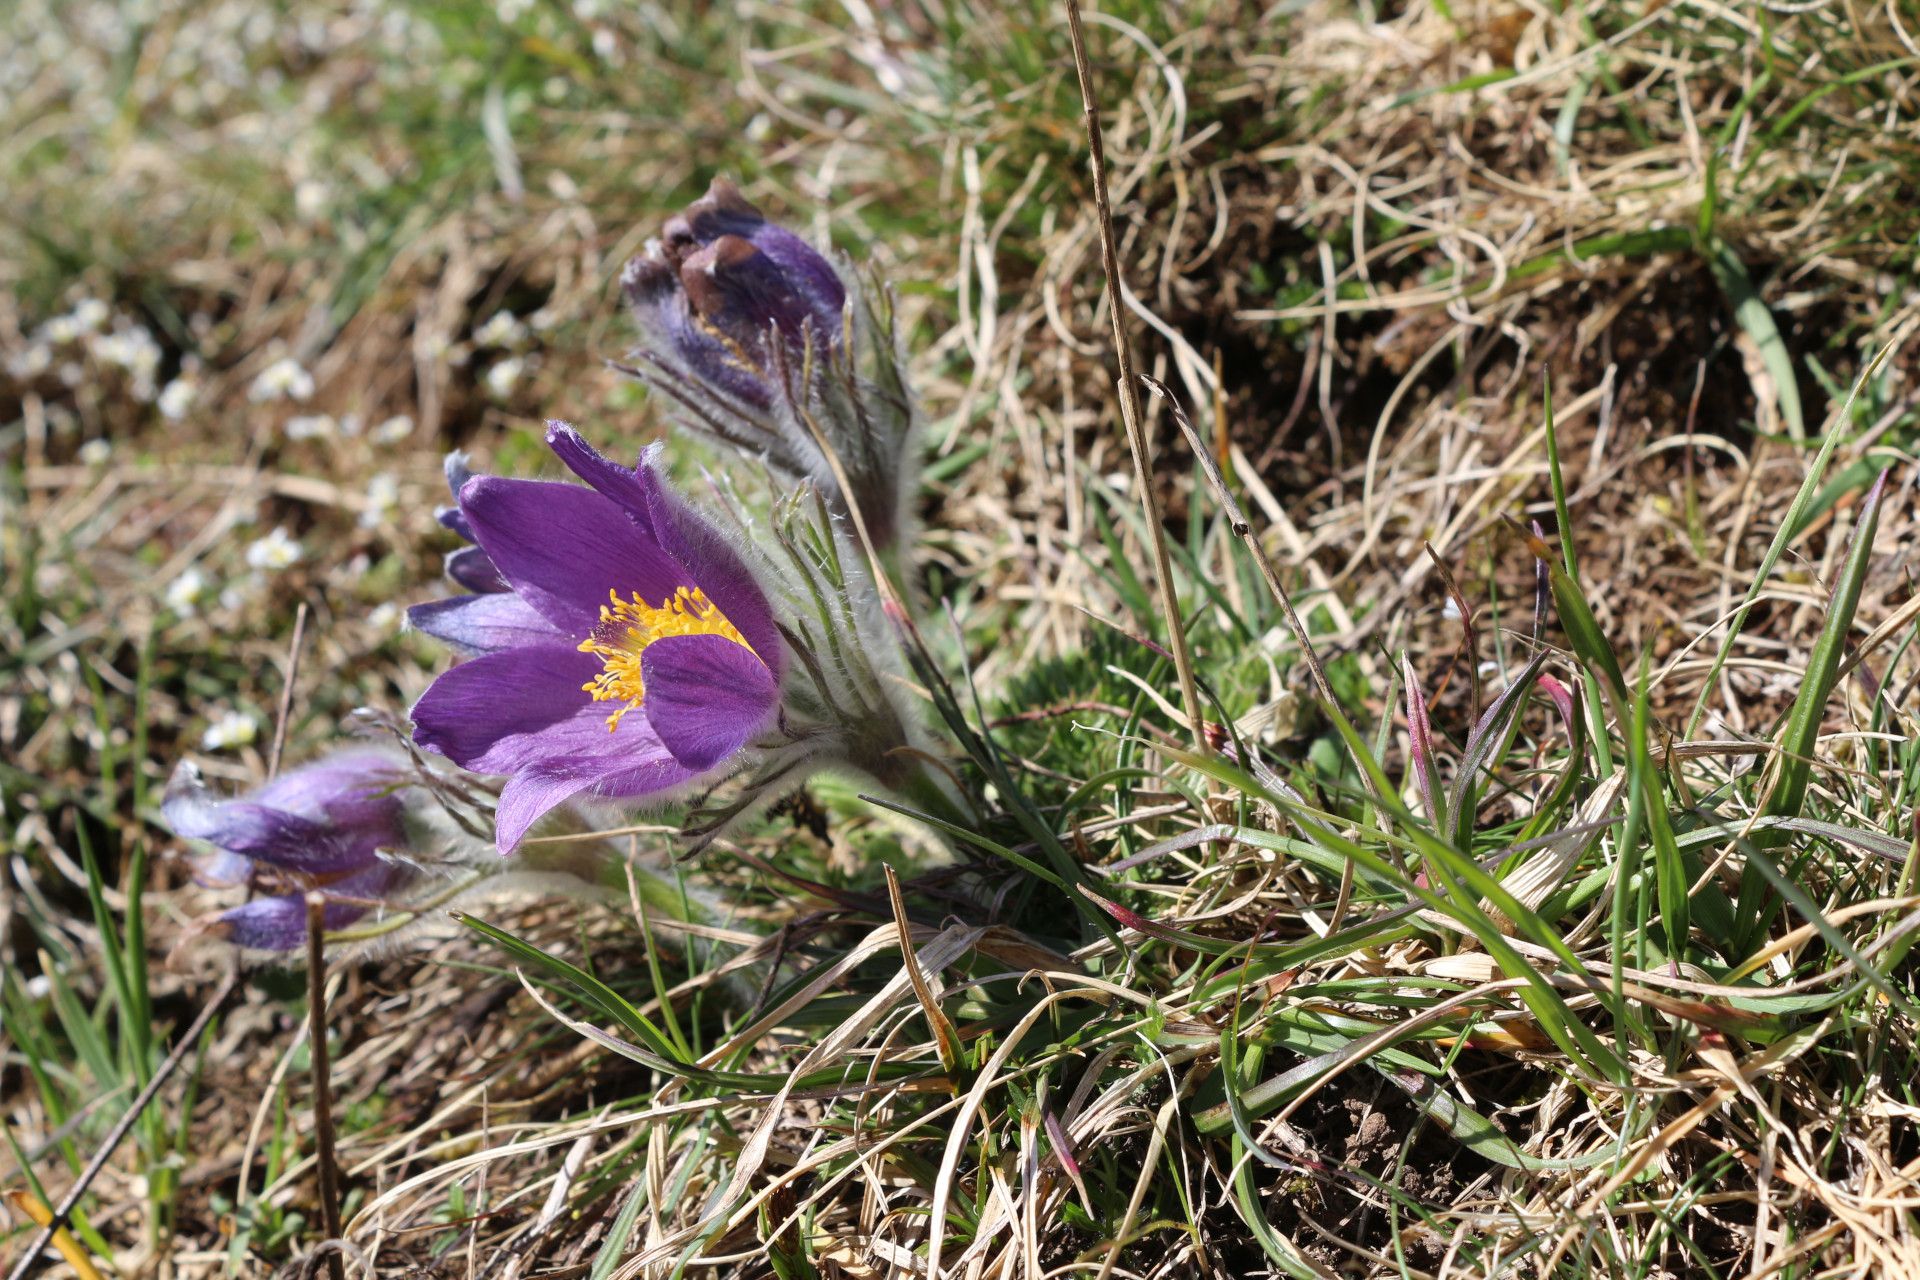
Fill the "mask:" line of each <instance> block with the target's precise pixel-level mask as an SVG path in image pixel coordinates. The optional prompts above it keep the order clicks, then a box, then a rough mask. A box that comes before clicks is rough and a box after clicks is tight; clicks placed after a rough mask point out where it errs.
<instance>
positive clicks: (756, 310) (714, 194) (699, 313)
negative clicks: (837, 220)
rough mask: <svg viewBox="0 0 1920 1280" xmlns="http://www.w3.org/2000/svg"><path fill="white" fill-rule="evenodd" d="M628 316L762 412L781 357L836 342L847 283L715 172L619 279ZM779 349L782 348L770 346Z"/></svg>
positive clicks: (698, 372) (699, 371)
mask: <svg viewBox="0 0 1920 1280" xmlns="http://www.w3.org/2000/svg"><path fill="white" fill-rule="evenodd" d="M621 285H622V287H623V288H625V290H626V293H627V298H628V300H629V301H630V302H631V303H632V304H633V308H634V315H635V318H636V319H638V320H639V321H640V324H641V327H642V329H643V330H645V331H647V332H648V333H649V334H650V335H651V336H653V337H655V338H656V339H662V340H664V341H665V343H666V344H667V345H668V346H669V347H670V349H671V350H672V351H673V352H674V354H676V355H677V356H679V358H680V359H681V360H682V361H683V362H684V363H685V364H686V365H687V367H688V368H689V369H691V370H692V371H693V372H694V373H695V374H696V375H698V376H699V377H700V378H701V379H702V380H704V381H706V382H708V383H709V384H711V385H713V386H715V387H718V388H721V389H723V390H725V391H726V392H727V393H728V394H730V395H733V396H736V397H738V398H739V399H741V400H743V401H745V402H747V403H748V404H751V405H754V406H756V407H758V408H761V409H765V408H767V407H769V406H770V405H771V404H772V403H773V400H774V396H775V392H776V388H777V386H778V384H779V382H780V372H779V365H780V363H781V362H782V361H783V360H787V359H796V360H797V359H798V358H801V357H803V356H804V355H805V352H806V348H807V345H808V343H809V341H811V342H812V343H813V344H814V345H816V346H817V347H818V348H820V349H821V351H822V353H823V354H824V352H825V350H826V349H828V348H831V347H833V346H835V345H837V344H838V343H839V342H840V341H841V336H842V329H843V326H844V319H843V316H844V313H845V309H846V305H847V289H846V286H845V285H844V284H842V283H841V282H840V277H839V275H838V274H837V273H835V271H834V269H833V267H832V265H831V264H829V263H828V262H827V260H826V259H825V258H823V257H821V256H820V254H819V253H818V252H817V251H815V249H814V248H813V246H812V245H810V244H808V243H807V242H806V241H805V240H802V239H801V238H800V237H799V236H796V235H794V234H793V233H792V232H791V231H788V230H787V229H785V228H784V227H779V226H775V225H774V224H773V223H771V222H768V221H767V220H766V219H765V218H764V217H762V216H761V214H760V211H759V210H758V209H756V208H754V207H753V206H752V205H751V204H748V203H747V201H746V199H745V198H744V197H743V196H742V195H741V194H740V189H739V188H738V187H736V186H734V185H733V184H732V183H731V182H728V181H727V180H726V179H725V178H716V179H714V181H713V184H712V185H711V186H710V187H709V188H708V189H707V194H706V195H705V196H703V197H701V198H700V199H698V200H696V201H694V202H693V203H692V204H690V205H688V206H687V207H686V210H685V211H684V212H683V213H681V214H680V215H679V216H678V217H675V218H672V219H670V220H669V221H668V222H667V225H666V226H665V227H664V228H662V230H661V234H660V238H659V239H658V240H657V241H654V242H653V243H651V244H649V245H648V246H647V251H646V252H645V253H643V254H641V255H640V256H639V257H637V258H635V259H633V261H631V262H629V263H628V264H627V269H626V272H625V273H624V274H623V275H622V277H621ZM777 348H779V349H777Z"/></svg>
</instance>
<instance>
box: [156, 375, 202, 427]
mask: <svg viewBox="0 0 1920 1280" xmlns="http://www.w3.org/2000/svg"><path fill="white" fill-rule="evenodd" d="M199 398H200V387H199V384H198V383H196V382H194V380H193V379H192V378H175V379H174V380H173V381H172V382H169V383H168V384H167V385H166V386H165V387H164V388H163V389H162V390H161V392H160V416H161V417H163V418H165V419H166V420H167V421H168V422H178V421H180V419H182V418H184V417H186V416H187V414H188V413H190V412H192V410H193V402H194V401H195V400H198V399H199Z"/></svg>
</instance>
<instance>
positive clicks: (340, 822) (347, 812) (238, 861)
mask: <svg viewBox="0 0 1920 1280" xmlns="http://www.w3.org/2000/svg"><path fill="white" fill-rule="evenodd" d="M408 782H409V774H408V772H407V769H406V767H405V765H404V764H403V763H402V762H401V761H400V760H398V759H397V758H396V757H394V756H393V755H391V754H389V753H387V752H384V751H380V750H376V749H371V748H358V749H352V750H347V751H341V752H338V753H336V754H334V755H330V756H326V757H323V758H322V759H319V760H316V761H315V762H313V763H312V764H309V765H304V766H302V767H300V768H298V769H293V770H289V771H288V772H286V773H283V774H281V775H280V776H279V777H277V778H275V779H274V780H273V781H271V782H268V783H266V784H264V785H262V786H260V787H258V788H256V789H254V790H253V791H252V792H249V793H248V794H246V795H244V796H239V797H236V798H233V799H222V798H221V797H219V796H218V795H216V794H215V793H214V792H213V790H212V789H211V788H210V787H208V786H207V784H206V782H205V780H204V779H203V778H202V777H201V776H200V771H199V770H198V769H197V768H195V767H194V766H193V765H191V764H182V765H181V766H180V767H179V768H178V769H176V770H175V771H174V775H173V780H172V781H171V782H170V783H169V784H168V786H167V794H166V798H165V800H164V801H163V802H162V804H161V806H160V807H161V812H162V814H163V815H164V816H165V817H166V820H167V825H168V826H169V827H171V828H172V829H173V832H174V834H175V835H177V836H180V837H182V838H184V839H189V840H204V841H206V842H207V843H208V844H211V845H213V846H214V852H213V854H212V855H211V856H209V857H207V858H204V859H201V861H200V864H199V867H198V874H199V877H200V878H201V879H203V880H206V881H209V882H211V883H217V884H243V883H257V884H259V885H260V886H261V887H264V888H267V889H270V890H276V891H278V892H276V893H274V894H273V896H269V897H263V898H257V899H255V900H254V901H252V902H249V903H247V904H245V905H244V906H240V907H235V908H233V909H232V910H230V911H225V912H222V913H221V914H220V915H219V916H218V917H217V918H216V919H215V920H214V921H213V923H212V925H211V926H210V928H211V930H212V931H213V932H216V933H218V934H220V935H222V936H224V937H226V938H227V939H228V940H230V941H232V942H233V943H234V944H235V945H237V946H241V947H248V948H253V949H258V950H265V951H291V950H294V949H296V948H298V947H300V946H301V945H302V944H303V943H304V942H305V939H306V935H307V907H306V894H307V893H308V892H310V891H313V890H318V891H320V892H321V893H324V894H325V895H326V897H327V899H328V901H327V906H326V909H325V914H324V919H325V923H326V927H327V928H328V929H339V928H343V927H344V926H346V925H348V924H350V923H352V922H353V921H354V920H356V919H358V918H359V917H361V916H362V915H365V914H366V913H367V911H368V910H370V909H372V908H373V907H374V906H376V905H379V904H382V903H384V902H386V901H387V900H388V899H389V898H390V897H391V896H392V895H393V893H394V891H395V890H397V889H399V888H400V887H401V885H402V884H403V883H404V882H405V881H406V880H407V879H408V878H409V877H410V876H411V874H412V873H411V871H410V870H409V868H407V867H406V866H405V865H403V864H400V863H397V862H392V861H388V860H387V859H384V858H382V857H381V856H380V852H379V851H380V850H381V849H396V850H397V849H403V848H405V847H406V846H407V844H408V839H407V833H406V821H405V808H406V801H405V798H404V792H405V790H406V788H407V784H408Z"/></svg>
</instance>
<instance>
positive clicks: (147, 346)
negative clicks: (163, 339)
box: [92, 325, 160, 379]
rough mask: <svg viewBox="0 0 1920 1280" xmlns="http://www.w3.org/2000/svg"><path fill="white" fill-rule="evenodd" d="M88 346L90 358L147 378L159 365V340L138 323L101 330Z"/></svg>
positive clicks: (150, 376)
mask: <svg viewBox="0 0 1920 1280" xmlns="http://www.w3.org/2000/svg"><path fill="white" fill-rule="evenodd" d="M92 346H93V358H94V359H96V360H98V361H100V363H102V364H111V365H118V366H119V367H120V368H122V369H125V370H127V371H128V372H129V373H131V374H133V375H134V376H135V377H140V378H148V379H150V378H152V377H153V374H154V371H155V370H156V369H158V368H159V367H160V344H159V343H157V342H155V341H154V340H153V335H152V334H150V333H148V332H147V331H146V330H145V329H144V328H142V327H140V326H139V325H134V326H132V327H130V328H126V329H115V330H114V331H113V332H112V333H107V334H102V335H100V336H99V337H97V338H95V339H94V340H93V344H92Z"/></svg>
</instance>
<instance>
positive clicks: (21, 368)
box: [7, 342, 53, 382]
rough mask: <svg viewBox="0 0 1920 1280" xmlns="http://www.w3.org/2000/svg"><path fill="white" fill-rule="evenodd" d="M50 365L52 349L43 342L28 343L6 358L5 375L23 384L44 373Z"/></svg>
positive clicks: (51, 362)
mask: <svg viewBox="0 0 1920 1280" xmlns="http://www.w3.org/2000/svg"><path fill="white" fill-rule="evenodd" d="M52 364H53V348H52V347H50V346H48V345H47V344H46V343H44V342H29V343H28V344H27V345H26V346H24V347H22V348H20V350H18V351H15V352H13V353H12V354H10V355H9V356H8V357H7V375H8V376H9V377H12V378H17V379H19V380H20V381H22V382H25V381H26V380H27V379H29V378H35V377H38V376H39V375H41V374H43V373H45V372H46V371H47V369H48V368H49V367H50V366H51V365H52Z"/></svg>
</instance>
